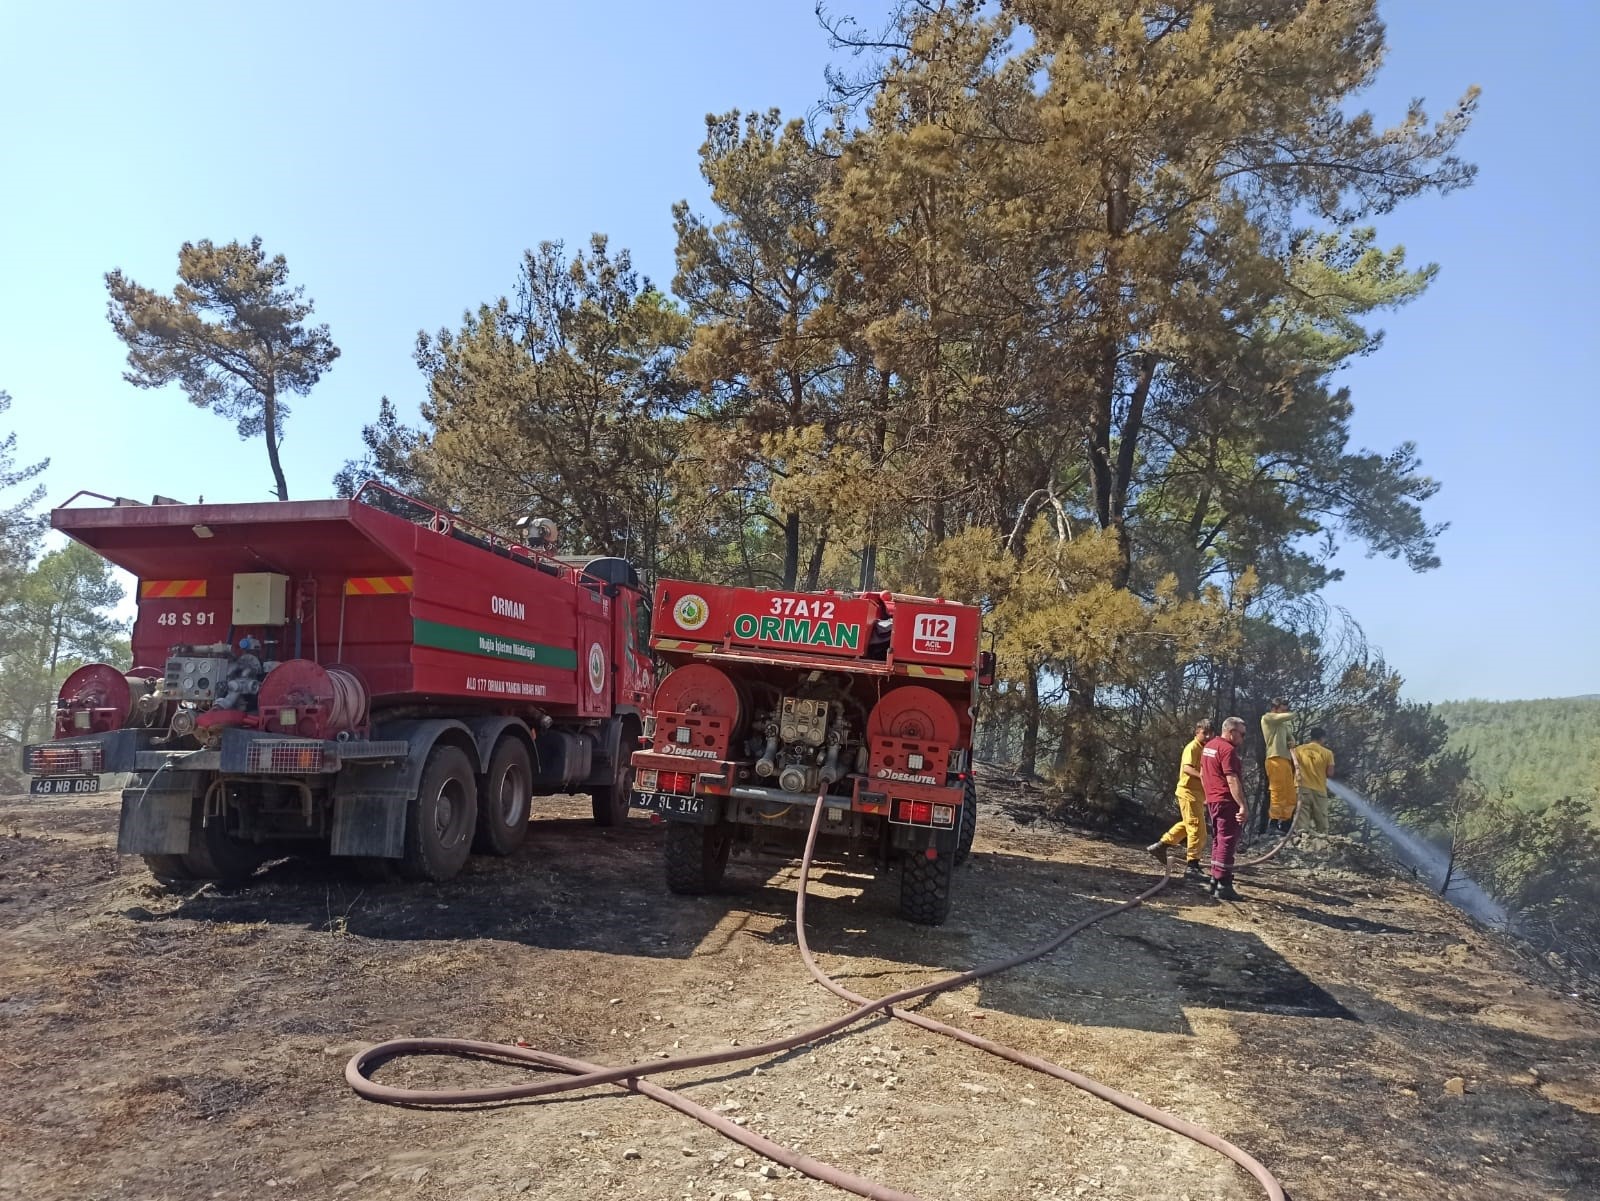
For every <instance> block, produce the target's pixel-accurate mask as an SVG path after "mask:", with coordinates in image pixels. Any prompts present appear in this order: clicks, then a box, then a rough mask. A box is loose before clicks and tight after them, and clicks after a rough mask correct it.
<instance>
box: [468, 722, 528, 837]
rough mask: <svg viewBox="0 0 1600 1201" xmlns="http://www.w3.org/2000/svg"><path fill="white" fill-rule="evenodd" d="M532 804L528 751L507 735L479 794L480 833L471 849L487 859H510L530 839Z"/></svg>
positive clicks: (491, 759) (491, 764)
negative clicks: (503, 857)
mask: <svg viewBox="0 0 1600 1201" xmlns="http://www.w3.org/2000/svg"><path fill="white" fill-rule="evenodd" d="M532 802H533V768H532V766H531V765H530V761H529V759H528V748H527V747H525V746H524V745H523V744H522V741H521V740H520V739H518V738H514V737H511V736H510V735H507V736H506V737H504V738H502V739H501V740H500V745H499V746H497V747H495V748H494V754H493V755H492V756H491V757H490V759H489V772H488V774H487V775H486V776H484V778H483V787H482V788H480V789H479V790H478V831H477V833H476V834H475V835H474V836H473V839H472V849H473V850H474V851H477V852H479V853H480V854H484V855H510V854H514V853H515V852H516V849H517V848H518V847H520V846H521V845H522V844H523V842H524V841H525V840H526V839H527V837H528V809H529V806H530V805H531V804H532Z"/></svg>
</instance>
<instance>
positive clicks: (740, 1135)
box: [344, 677, 1285, 1201]
mask: <svg viewBox="0 0 1600 1201" xmlns="http://www.w3.org/2000/svg"><path fill="white" fill-rule="evenodd" d="M669 678H670V677H669ZM824 801H825V796H824V795H819V796H818V797H817V799H816V803H815V807H814V809H813V812H812V815H811V828H810V833H809V834H808V836H807V839H806V845H805V853H804V856H803V857H802V859H801V861H800V886H799V890H798V894H797V895H796V897H795V932H796V939H797V942H798V945H799V950H800V957H801V959H802V960H803V961H804V963H805V965H806V970H807V971H809V972H810V973H811V975H812V977H813V978H814V979H815V980H816V981H817V982H818V983H819V984H821V985H822V986H823V987H824V988H826V989H828V991H830V992H832V993H833V994H834V995H835V996H837V997H839V998H840V999H841V1000H844V1001H846V1002H847V1003H849V1004H852V1005H854V1006H855V1008H854V1009H852V1010H851V1011H850V1012H849V1013H846V1014H844V1015H842V1016H840V1017H837V1018H834V1019H833V1020H831V1021H828V1022H824V1023H822V1024H821V1025H819V1026H813V1027H812V1028H811V1029H809V1030H801V1031H798V1032H796V1033H794V1034H790V1035H788V1036H786V1037H784V1038H780V1039H773V1040H771V1041H769V1042H764V1043H760V1044H757V1045H755V1046H748V1047H728V1048H723V1049H721V1050H715V1051H704V1052H701V1053H699V1054H692V1055H680V1056H677V1057H675V1058H671V1059H654V1060H649V1061H646V1062H642V1063H631V1064H624V1065H622V1066H621V1067H610V1068H608V1067H602V1066H600V1065H599V1064H593V1063H588V1062H586V1061H584V1060H581V1059H571V1058H568V1057H566V1056H562V1055H555V1054H553V1053H551V1052H548V1051H540V1050H538V1049H536V1048H533V1047H523V1046H510V1045H507V1044H504V1043H490V1042H480V1041H477V1040H475V1039H460V1038H402V1039H391V1040H389V1041H387V1042H382V1043H378V1044H376V1045H375V1046H372V1047H368V1048H367V1049H366V1050H365V1051H362V1052H360V1053H359V1054H357V1055H355V1056H354V1057H352V1058H351V1059H350V1061H349V1062H348V1063H347V1064H346V1065H345V1069H344V1076H345V1081H346V1083H348V1084H349V1085H350V1087H351V1088H352V1089H354V1090H355V1092H356V1093H357V1094H358V1095H360V1096H362V1097H364V1098H366V1099H367V1100H369V1101H381V1102H384V1103H386V1104H391V1105H408V1106H413V1105H422V1106H432V1107H451V1106H477V1105H484V1104H495V1103H501V1102H506V1101H516V1100H522V1099H527V1098H533V1097H546V1096H552V1095H554V1094H557V1093H565V1092H574V1091H577V1090H580V1089H587V1088H594V1087H597V1086H599V1085H603V1084H612V1085H616V1086H617V1087H618V1088H621V1089H623V1090H624V1091H627V1092H635V1093H640V1094H642V1095H644V1096H647V1097H650V1098H651V1099H653V1100H656V1101H660V1102H661V1103H662V1104H663V1105H666V1106H668V1107H669V1108H671V1109H675V1110H677V1111H678V1112H679V1113H681V1114H684V1115H685V1116H687V1117H692V1118H694V1119H695V1120H697V1121H699V1122H702V1123H703V1124H705V1125H707V1126H709V1127H711V1128H712V1129H713V1130H716V1131H718V1132H719V1133H721V1134H722V1135H724V1136H726V1137H727V1138H729V1139H731V1140H732V1141H734V1142H737V1143H740V1144H741V1145H743V1146H745V1147H748V1148H749V1149H750V1150H752V1151H754V1152H756V1153H757V1154H758V1155H762V1156H765V1157H766V1158H767V1159H770V1160H772V1161H773V1162H774V1163H778V1164H782V1165H783V1166H784V1167H787V1168H791V1169H793V1170H794V1171H797V1172H800V1173H803V1174H804V1175H807V1176H810V1177H812V1178H813V1179H815V1180H820V1181H822V1182H824V1183H825V1184H831V1185H834V1186H836V1187H838V1188H841V1189H844V1190H846V1191H848V1192H852V1193H855V1194H856V1195H857V1196H860V1197H867V1198H870V1199H871V1201H923V1199H922V1198H920V1197H918V1196H917V1195H916V1194H913V1193H907V1192H903V1191H901V1190H899V1189H895V1188H891V1187H889V1186H888V1185H883V1184H879V1183H877V1182H876V1181H873V1180H868V1179H867V1178H865V1177H863V1176H857V1175H855V1174H854V1173H851V1172H847V1171H845V1170H844V1169H842V1168H839V1167H836V1166H834V1165H833V1164H829V1163H824V1162H822V1161H821V1160H818V1159H815V1158H813V1157H812V1156H809V1155H806V1154H804V1153H802V1152H799V1151H795V1150H793V1149H791V1148H789V1147H785V1146H783V1145H782V1144H780V1143H776V1142H774V1141H772V1140H771V1139H768V1138H765V1137H763V1136H762V1135H760V1134H757V1133H756V1132H754V1131H752V1130H748V1129H745V1128H744V1127H742V1126H738V1125H735V1124H734V1123H733V1122H732V1121H730V1120H729V1119H728V1118H727V1117H726V1116H724V1115H723V1114H719V1113H714V1112H712V1111H711V1110H709V1109H707V1108H706V1107H705V1106H702V1105H698V1104H696V1103H695V1102H693V1101H690V1100H689V1099H688V1098H686V1097H683V1096H680V1095H679V1094H677V1093H675V1092H672V1091H671V1090H669V1089H666V1088H662V1087H661V1086H660V1085H657V1084H653V1083H651V1082H650V1081H649V1080H648V1079H646V1077H648V1076H651V1075H656V1074H659V1073H663V1072H682V1071H691V1070H694V1069H697V1068H705V1067H715V1066H717V1065H720V1064H725V1063H735V1062H738V1061H740V1060H748V1059H765V1058H769V1057H771V1056H774V1055H781V1054H784V1053H786V1052H789V1051H793V1050H795V1049H796V1048H799V1047H802V1046H805V1045H807V1044H809V1043H814V1042H817V1041H819V1040H821V1039H823V1038H826V1037H828V1036H829V1035H831V1034H835V1033H837V1032H838V1031H840V1030H843V1029H845V1028H847V1027H849V1026H853V1025H855V1024H856V1023H857V1022H860V1021H862V1020H864V1019H866V1018H869V1017H871V1016H873V1015H874V1014H878V1013H889V1014H891V1015H893V1016H894V1017H896V1018H899V1019H900V1020H901V1021H905V1022H909V1023H911V1024H912V1025H915V1026H918V1027H920V1028H922V1029H924V1030H927V1031H930V1032H931V1033H934V1034H940V1035H944V1036H945V1037H948V1038H953V1039H957V1040H958V1041H960V1042H963V1043H966V1044H967V1045H968V1046H971V1047H976V1048H977V1049H979V1050H981V1051H987V1052H989V1053H990V1054H992V1055H996V1056H999V1057H1000V1058H1001V1059H1004V1060H1007V1061H1008V1062H1010V1063H1015V1064H1018V1065H1020V1066H1022V1067H1027V1068H1032V1069H1033V1070H1034V1071H1036V1072H1041V1073H1043V1074H1044V1075H1047V1076H1051V1077H1053V1078H1055V1079H1057V1080H1061V1081H1064V1082H1065V1083H1067V1084H1071V1085H1073V1086H1074V1087H1075V1088H1079V1089H1082V1090H1083V1091H1085V1092H1087V1093H1089V1094H1090V1095H1092V1096H1095V1097H1098V1098H1100V1099H1101V1100H1103V1101H1107V1102H1109V1103H1110V1104H1112V1105H1115V1106H1116V1107H1117V1108H1119V1109H1121V1110H1123V1111H1125V1112H1127V1113H1130V1114H1132V1115H1134V1116H1135V1117H1139V1118H1143V1119H1144V1120H1145V1121H1148V1122H1152V1123H1154V1124H1155V1125H1158V1126H1161V1127H1162V1128H1164V1129H1166V1130H1170V1131H1172V1132H1173V1133H1175V1134H1180V1135H1182V1136H1183V1137H1185V1138H1187V1139H1190V1140H1191V1141H1193V1142H1196V1143H1199V1144H1200V1145H1201V1146H1204V1147H1208V1148H1210V1149H1211V1150H1213V1151H1216V1152H1218V1153H1219V1154H1221V1155H1223V1156H1225V1157H1226V1158H1228V1159H1230V1160H1232V1161H1233V1162H1234V1163H1235V1164H1237V1165H1238V1166H1239V1167H1241V1168H1243V1169H1244V1170H1245V1171H1246V1172H1248V1173H1249V1174H1250V1175H1251V1176H1252V1177H1253V1178H1254V1179H1255V1180H1256V1182H1257V1183H1258V1184H1260V1186H1261V1188H1262V1190H1263V1192H1264V1193H1265V1195H1266V1197H1267V1201H1285V1196H1284V1191H1283V1186H1282V1185H1280V1184H1279V1183H1278V1181H1277V1179H1276V1178H1275V1177H1274V1176H1273V1175H1272V1173H1271V1172H1270V1171H1268V1170H1267V1168H1266V1167H1265V1166H1264V1165H1263V1164H1261V1163H1260V1162H1259V1161H1258V1160H1256V1159H1255V1158H1254V1157H1253V1156H1251V1155H1250V1154H1248V1153H1247V1152H1245V1151H1244V1150H1242V1149H1241V1148H1239V1147H1236V1146H1235V1145H1234V1144H1232V1143H1230V1142H1228V1141H1227V1140H1226V1139H1224V1138H1222V1137H1221V1136H1220V1135H1218V1134H1215V1133H1213V1132H1212V1131H1210V1130H1207V1129H1206V1128H1205V1127H1203V1126H1200V1125H1198V1124H1197V1123H1194V1122H1190V1121H1188V1120H1187V1119H1184V1118H1180V1117H1177V1116H1176V1115H1174V1114H1169V1113H1167V1112H1165V1111H1163V1110H1160V1109H1157V1108H1155V1107H1154V1106H1152V1105H1147V1104H1145V1103H1144V1102H1143V1101H1140V1100H1138V1099H1136V1098H1134V1097H1130V1096H1128V1095H1127V1094H1126V1093H1121V1092H1118V1091H1117V1090H1116V1089H1113V1088H1111V1087H1109V1086H1108V1085H1105V1084H1101V1083H1100V1082H1099V1081H1097V1080H1094V1079H1092V1078H1090V1077H1088V1076H1085V1075H1083V1074H1081V1073H1078V1072H1074V1071H1071V1070H1070V1069H1068V1068H1064V1067H1061V1066H1060V1065H1059V1064H1055V1063H1051V1062H1050V1061H1049V1060H1046V1059H1041V1058H1039V1057H1038V1056H1035V1055H1030V1054H1028V1053H1027V1052H1025V1051H1019V1050H1016V1049H1014V1048H1011V1047H1007V1046H1003V1045H1001V1044H999V1043H995V1042H992V1041H990V1040H989V1039H985V1038H980V1037H979V1036H978V1035H976V1034H972V1033H970V1032H968V1031H966V1030H962V1029H959V1028H958V1027H955V1026H949V1025H946V1024H945V1023H943V1022H938V1021H935V1020H933V1019H932V1018H929V1017H926V1016H924V1015H923V1014H921V1013H916V1012H913V1011H911V1010H907V1009H903V1008H900V1006H902V1005H903V1004H904V1003H905V1002H908V1001H918V1000H923V999H926V998H928V997H931V996H933V995H935V994H937V993H942V992H948V991H950V990H951V989H956V988H961V987H963V986H965V985H967V984H971V983H973V982H974V981H976V980H981V979H983V978H985V977H987V976H994V975H997V974H999V973H1001V972H1006V971H1010V970H1011V969H1012V968H1015V967H1020V966H1021V965H1023V964H1025V963H1030V962H1032V961H1033V960H1035V959H1039V958H1041V957H1043V956H1045V955H1048V954H1050V953H1051V952H1053V951H1055V950H1057V949H1059V948H1060V947H1061V946H1063V945H1064V944H1065V943H1066V942H1067V941H1068V940H1070V939H1072V938H1074V937H1076V936H1077V935H1078V934H1080V933H1082V932H1083V931H1084V930H1087V929H1088V928H1089V927H1090V926H1093V925H1096V924H1098V923H1100V922H1103V921H1105V920H1106V919H1107V918H1109V917H1113V916H1115V915H1117V914H1120V913H1126V912H1127V911H1128V910H1130V909H1135V908H1137V907H1139V906H1140V905H1143V904H1144V903H1145V902H1146V901H1147V900H1149V899H1150V898H1151V897H1153V896H1155V895H1156V894H1157V893H1159V892H1160V891H1161V890H1162V889H1164V888H1165V887H1166V886H1167V885H1168V884H1169V883H1170V882H1171V880H1172V877H1171V876H1170V875H1163V876H1162V877H1161V878H1160V879H1159V880H1157V881H1156V883H1155V884H1153V885H1152V886H1151V887H1149V888H1147V889H1145V891H1144V892H1142V893H1140V894H1138V895H1137V896H1135V897H1133V898H1131V899H1129V900H1127V901H1123V902H1122V903H1121V904H1118V905H1113V906H1110V907H1108V908H1105V909H1101V910H1098V911H1096V912H1094V913H1091V914H1089V915H1088V916H1087V917H1084V918H1081V919H1079V920H1078V921H1077V922H1074V923H1073V924H1072V925H1070V926H1068V927H1066V928H1065V929H1064V930H1062V931H1061V932H1060V933H1058V934H1056V935H1055V936H1054V937H1053V938H1051V939H1049V940H1048V941H1046V942H1043V943H1041V944H1039V945H1038V946H1036V947H1033V948H1031V949H1029V950H1026V951H1023V952H1021V953H1019V954H1017V955H1014V956H1012V957H1011V958H1009V959H1004V960H998V961H995V962H993V963H987V964H983V965H981V966H979V967H976V968H972V969H970V970H968V971H965V972H961V973H959V974H957V975H954V976H949V977H946V978H945V979H943V980H939V981H935V982H934V983H933V984H924V985H916V986H913V987H911V988H906V989H901V990H900V991H899V992H895V993H890V994H889V995H888V996H884V997H878V998H876V999H873V998H868V997H863V996H860V995H859V994H857V993H853V992H851V991H850V990H848V989H846V988H844V987H843V986H842V985H840V984H838V983H836V982H835V981H834V980H833V979H832V978H831V977H829V976H828V975H827V973H826V972H824V971H823V970H822V968H821V967H819V966H818V964H817V962H816V959H815V958H814V956H813V955H812V953H811V947H810V943H809V941H808V940H807V938H806V924H805V915H806V891H807V885H808V882H809V879H810V873H811V856H812V852H813V850H814V848H815V846H816V840H817V830H818V827H819V826H820V824H821V820H822V811H823V808H824ZM414 1055H453V1056H458V1057H462V1058H468V1059H487V1060H493V1061H499V1062H505V1063H512V1064H517V1065H521V1066H527V1067H531V1068H535V1069H538V1070H541V1071H543V1072H547V1073H556V1074H558V1075H557V1078H556V1079H552V1080H544V1081H539V1082H536V1083H532V1084H513V1085H501V1086H498V1087H494V1088H463V1089H411V1088H395V1087H393V1086H391V1085H386V1084H380V1083H378V1082H377V1081H376V1080H374V1079H372V1078H371V1073H373V1072H374V1071H376V1070H377V1068H378V1067H379V1066H380V1065H382V1064H383V1063H385V1062H387V1061H389V1060H393V1059H399V1058H405V1057H409V1056H414Z"/></svg>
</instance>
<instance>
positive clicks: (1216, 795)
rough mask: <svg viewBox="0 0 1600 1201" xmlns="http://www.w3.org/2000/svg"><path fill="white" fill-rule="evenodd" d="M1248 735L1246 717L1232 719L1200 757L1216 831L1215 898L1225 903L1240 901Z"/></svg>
mask: <svg viewBox="0 0 1600 1201" xmlns="http://www.w3.org/2000/svg"><path fill="white" fill-rule="evenodd" d="M1244 732H1245V724H1244V718H1242V717H1230V718H1228V720H1227V721H1225V722H1223V723H1222V734H1221V735H1220V736H1219V737H1216V738H1213V739H1212V740H1211V741H1210V742H1208V743H1206V749H1205V750H1204V751H1203V752H1201V755H1200V782H1201V784H1202V785H1203V786H1204V788H1205V791H1206V813H1207V815H1208V816H1209V817H1210V818H1211V828H1212V836H1211V895H1212V896H1214V897H1218V898H1220V899H1222V900H1224V901H1237V900H1239V899H1240V897H1239V894H1238V893H1237V892H1235V891H1234V890H1233V855H1234V851H1235V850H1237V849H1238V845H1239V831H1240V830H1242V829H1243V828H1244V824H1245V822H1247V821H1248V820H1249V818H1250V810H1249V808H1248V807H1247V806H1246V805H1245V803H1244V784H1243V783H1242V782H1241V780H1240V778H1239V777H1240V773H1241V771H1242V765H1241V763H1240V761H1239V744H1240V743H1242V742H1243V741H1244Z"/></svg>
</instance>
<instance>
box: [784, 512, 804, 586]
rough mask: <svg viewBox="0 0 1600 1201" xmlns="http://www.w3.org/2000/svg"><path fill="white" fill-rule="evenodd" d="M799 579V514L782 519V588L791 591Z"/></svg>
mask: <svg viewBox="0 0 1600 1201" xmlns="http://www.w3.org/2000/svg"><path fill="white" fill-rule="evenodd" d="M799 578H800V514H798V513H790V514H789V515H788V516H787V517H785V518H784V519H783V586H784V587H785V588H790V589H792V588H793V587H794V586H795V583H796V582H797V581H798V580H799Z"/></svg>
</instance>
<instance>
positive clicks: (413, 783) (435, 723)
mask: <svg viewBox="0 0 1600 1201" xmlns="http://www.w3.org/2000/svg"><path fill="white" fill-rule="evenodd" d="M378 737H380V738H382V739H384V740H386V741H387V740H395V741H404V742H405V743H406V745H407V747H408V748H409V750H408V751H407V753H406V755H405V757H404V758H402V759H392V760H386V761H381V762H376V763H347V764H345V765H344V768H343V770H341V771H340V772H339V775H338V778H337V779H336V781H335V782H334V786H333V833H332V837H331V839H330V845H329V848H328V849H329V852H330V853H331V854H333V855H359V856H370V857H372V858H377V859H398V858H400V857H401V856H402V855H404V854H405V849H406V806H407V805H408V804H410V803H411V799H412V798H413V797H414V796H416V794H417V788H418V786H419V785H420V784H421V782H422V771H423V768H424V766H425V765H426V764H427V761H428V752H429V751H431V750H432V749H433V748H434V746H435V744H437V743H438V742H439V741H441V740H442V739H448V740H449V741H450V742H452V743H453V744H455V745H458V746H460V747H461V748H462V749H463V750H465V751H466V752H467V754H468V756H469V757H470V758H471V759H472V770H473V771H474V772H480V773H481V772H482V771H483V769H484V765H483V764H482V763H481V762H479V756H478V739H477V738H476V737H475V736H474V734H473V732H472V731H471V730H469V729H468V728H467V727H466V726H465V725H463V724H462V723H461V722H459V721H451V720H448V719H437V720H431V721H402V722H391V723H389V724H387V725H385V726H384V727H383V728H382V730H380V731H379V732H378Z"/></svg>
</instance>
